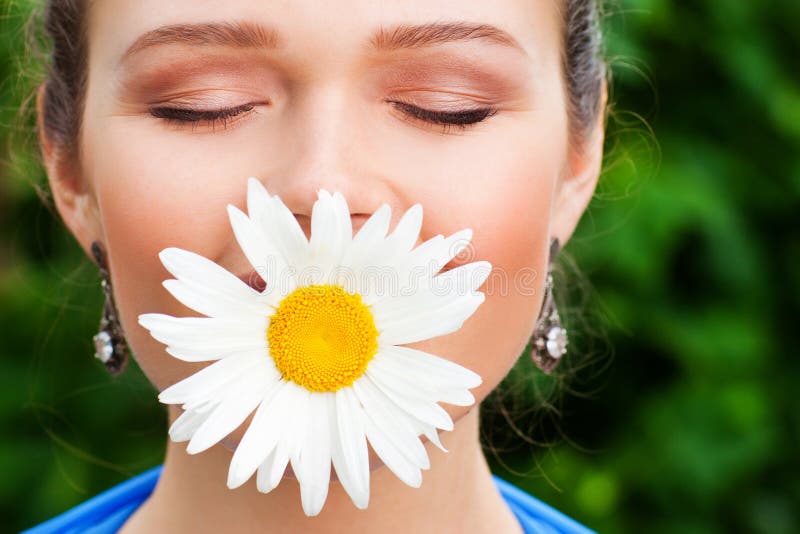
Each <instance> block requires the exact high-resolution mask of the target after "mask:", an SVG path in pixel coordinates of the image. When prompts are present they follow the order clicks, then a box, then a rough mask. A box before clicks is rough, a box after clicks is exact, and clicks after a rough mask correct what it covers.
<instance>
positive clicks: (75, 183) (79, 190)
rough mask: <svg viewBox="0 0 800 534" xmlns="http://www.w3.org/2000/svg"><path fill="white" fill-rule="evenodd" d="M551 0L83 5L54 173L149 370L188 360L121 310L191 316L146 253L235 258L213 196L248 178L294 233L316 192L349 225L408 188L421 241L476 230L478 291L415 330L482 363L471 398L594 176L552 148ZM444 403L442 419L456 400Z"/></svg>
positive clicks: (560, 93)
mask: <svg viewBox="0 0 800 534" xmlns="http://www.w3.org/2000/svg"><path fill="white" fill-rule="evenodd" d="M558 8H559V7H558V5H557V2H555V1H549V0H525V1H522V0H501V1H496V2H484V1H482V0H458V1H448V0H439V1H436V0H433V1H431V0H428V1H425V2H409V1H407V0H404V1H402V2H401V1H395V2H389V1H386V2H372V1H366V0H353V1H349V2H333V3H321V2H317V1H311V0H309V1H303V0H293V1H292V2H279V1H274V2H269V1H263V0H261V1H258V2H253V1H248V0H228V1H227V2H224V3H219V2H198V1H196V0H182V1H181V0H175V1H172V2H161V1H159V0H141V1H138V2H126V1H122V0H106V1H104V2H97V3H95V4H94V5H93V6H92V8H91V13H90V18H89V57H88V61H89V76H88V87H87V94H86V100H85V112H84V113H85V114H84V117H83V130H82V137H81V139H80V147H81V156H80V158H81V159H80V172H79V173H78V174H77V175H76V176H74V177H73V178H76V180H68V179H64V178H66V176H64V175H63V174H62V175H59V174H58V171H56V170H54V167H49V171H50V172H49V174H50V178H51V185H52V186H53V190H54V193H55V199H56V203H57V206H58V208H59V210H60V212H61V214H62V216H63V217H64V219H65V221H66V222H67V224H68V225H69V227H70V228H71V230H72V231H73V233H75V235H76V237H77V238H78V239H79V241H80V242H81V245H82V246H83V247H84V249H85V250H87V251H88V250H89V245H90V243H91V241H92V240H94V239H98V240H100V241H102V242H103V243H104V244H105V245H106V247H107V250H108V255H109V262H110V263H109V266H110V271H111V275H112V283H113V287H114V290H115V297H116V302H117V306H118V308H119V311H120V315H121V320H122V323H123V327H124V329H125V331H126V334H127V337H128V341H129V343H130V344H131V347H132V349H133V351H134V353H135V355H136V357H137V360H138V362H139V363H140V365H141V367H142V368H143V370H144V372H145V373H146V374H147V376H148V377H149V378H150V379H151V380H152V382H153V383H154V385H155V386H156V387H157V388H158V389H159V390H161V389H163V388H165V387H166V386H168V385H170V384H172V383H174V382H176V381H177V380H179V379H181V378H183V377H185V376H187V375H189V374H190V373H192V372H194V371H196V370H197V368H198V366H199V365H200V364H198V365H196V366H195V365H192V364H187V363H184V362H180V361H178V360H177V359H175V358H173V357H171V356H169V355H168V354H167V353H166V352H165V350H164V345H162V344H161V343H159V342H157V341H155V340H154V339H153V338H151V337H150V335H149V334H148V332H147V331H146V330H145V329H143V328H142V327H141V326H139V325H138V323H137V317H138V315H139V314H142V313H147V312H163V313H169V314H172V315H176V316H186V315H197V313H196V312H194V311H193V310H190V309H188V308H185V307H183V306H182V305H181V304H180V303H178V302H177V301H176V300H175V299H174V298H173V297H172V296H171V295H170V294H169V293H168V292H167V291H166V290H165V289H164V288H163V287H162V286H161V282H162V281H163V280H164V279H166V278H171V275H169V273H168V272H167V271H166V270H165V269H164V267H163V266H162V264H161V262H160V261H159V259H158V256H157V254H158V252H159V251H161V250H162V249H164V248H166V247H173V246H174V247H180V248H184V249H188V250H191V251H193V252H197V253H199V254H201V255H203V256H206V257H207V258H210V259H212V260H213V261H215V262H217V263H218V264H220V265H221V266H223V267H225V268H226V269H228V270H230V271H231V272H233V273H236V274H244V273H247V272H249V271H251V269H252V267H251V266H250V265H249V264H248V263H247V260H246V259H245V257H244V255H243V253H242V252H241V250H240V248H239V246H238V244H237V243H236V241H235V239H234V236H233V233H232V230H231V227H230V224H229V221H228V215H227V212H226V209H225V206H226V205H227V204H234V205H236V206H238V207H239V208H241V209H245V191H246V180H247V177H248V176H255V177H257V178H258V179H260V180H261V181H262V182H263V183H264V184H265V185H266V187H267V189H268V191H269V192H270V193H272V194H277V195H279V196H280V197H281V199H282V200H283V201H284V202H285V203H286V205H287V206H288V207H289V209H290V210H292V211H293V212H294V213H295V215H296V217H297V219H298V221H299V222H300V224H301V226H302V227H303V228H304V229H305V230H306V233H307V234H308V232H309V216H310V214H311V207H312V204H313V202H314V200H315V199H316V192H317V190H318V189H319V188H325V189H327V190H329V191H334V190H338V191H341V192H342V193H343V194H344V195H345V197H346V198H347V200H348V202H349V205H350V209H351V211H352V214H353V224H354V227H355V229H357V228H358V227H359V226H360V225H361V224H363V221H364V219H365V217H366V216H368V215H369V214H371V213H372V212H374V211H375V210H376V209H377V208H378V207H379V206H380V205H381V204H382V203H388V204H389V205H390V206H391V208H392V212H393V215H392V225H391V227H390V228H393V227H394V225H395V223H396V222H397V220H398V219H399V217H400V215H401V214H402V213H403V212H404V211H405V210H407V209H408V208H409V207H410V206H412V205H413V204H414V203H416V202H420V203H421V204H422V206H423V208H424V221H423V226H422V232H421V234H422V235H421V241H424V240H427V239H429V238H431V237H433V236H435V235H436V234H444V235H449V234H451V233H453V232H455V231H457V230H460V229H462V228H467V227H468V228H472V229H473V230H474V237H473V241H472V247H471V248H470V249H468V254H462V255H461V256H459V257H457V258H456V259H455V260H454V261H453V262H452V263H451V264H449V265H448V268H451V267H453V266H455V265H458V264H460V263H464V262H468V261H475V260H484V259H485V260H489V261H490V262H491V263H492V265H493V267H494V270H493V272H492V275H491V276H490V277H489V279H488V280H487V282H486V283H485V285H484V286H482V288H481V289H482V290H484V291H485V292H486V296H487V298H486V300H485V302H484V303H483V304H482V305H481V306H480V307H479V308H478V310H477V312H476V313H475V314H474V315H473V316H472V317H470V318H469V319H468V320H467V321H466V322H465V323H464V326H463V327H462V328H461V329H460V330H459V331H457V332H455V333H453V334H449V335H446V336H442V337H439V338H434V339H430V340H426V341H425V342H419V343H415V344H413V345H412V346H414V347H417V348H420V349H422V350H426V351H428V352H431V353H433V354H437V355H440V356H442V357H444V358H448V359H450V360H453V361H456V362H457V363H459V364H461V365H464V366H466V367H468V368H470V369H472V370H474V371H475V372H477V373H479V374H480V375H481V376H482V377H483V379H484V382H483V385H482V386H481V387H480V388H479V389H477V390H475V391H474V393H475V394H476V397H477V399H478V400H481V399H482V398H484V397H485V396H486V394H488V393H489V391H490V390H491V389H493V388H494V387H495V386H496V385H497V383H498V382H499V381H500V380H501V379H502V377H503V376H504V375H505V374H506V373H507V372H508V370H509V369H510V367H511V366H512V365H513V363H514V361H515V359H516V358H517V357H518V356H519V354H520V352H521V351H522V349H523V348H524V346H525V343H526V341H527V339H528V337H529V336H530V334H531V332H532V328H533V324H534V322H535V319H536V316H537V313H538V310H539V307H540V305H541V291H540V289H541V288H542V285H543V282H544V276H542V274H543V273H544V272H545V267H546V260H547V257H546V254H547V249H548V243H549V239H550V237H553V236H557V237H559V238H560V239H561V241H562V243H563V242H565V241H566V240H567V239H568V237H569V235H570V234H571V233H572V230H573V229H574V226H575V224H576V222H577V220H578V218H579V216H580V213H581V212H582V211H583V208H584V207H585V205H586V203H587V202H588V200H589V198H590V196H591V192H592V190H593V188H594V184H595V180H596V177H597V162H598V159H597V157H596V156H597V151H595V152H593V154H594V156H592V157H591V158H590V157H589V156H578V155H577V152H576V151H575V150H571V149H570V147H569V146H568V144H567V114H566V100H565V89H564V84H563V82H562V74H561V70H560V53H561V45H560V42H561V30H560V23H559V17H560V14H559V12H558ZM218 24H224V25H225V26H224V27H216V25H218ZM439 24H442V26H439ZM195 25H199V26H195ZM475 25H480V27H477V28H472V26H475ZM243 29H244V30H247V31H246V32H243ZM153 31H155V32H156V33H150V34H149V36H148V37H144V40H140V36H143V35H145V34H148V32H153ZM134 43H136V44H135V45H134ZM132 46H133V48H131V47H132ZM240 106H246V107H245V108H244V109H249V111H244V112H242V113H241V114H240V115H237V116H232V117H228V118H227V119H226V120H225V121H224V124H223V120H221V119H220V120H219V121H218V122H217V123H215V124H212V123H211V122H210V121H208V120H201V121H200V122H198V123H195V124H192V123H188V122H184V123H181V122H179V121H177V120H175V119H176V115H174V113H173V114H172V115H166V114H168V113H169V112H168V111H167V112H165V111H164V108H181V109H192V110H198V111H204V110H205V111H207V110H220V109H232V108H237V107H240ZM250 108H251V109H250ZM416 108H421V109H425V110H430V111H431V112H434V113H454V112H461V111H474V110H478V111H475V112H474V113H467V114H465V115H464V118H465V119H466V120H468V121H475V120H479V119H480V118H481V117H483V116H485V118H484V120H482V121H479V122H476V123H474V124H471V125H467V126H466V127H465V128H463V129H461V128H459V127H458V126H449V127H448V129H447V130H446V131H445V130H444V129H443V127H442V126H441V125H437V124H433V123H428V122H426V121H425V120H424V119H421V118H415V117H414V115H413V113H414V109H416ZM487 109H488V110H491V111H492V113H489V114H488V116H486V115H487V113H485V112H484V111H481V110H487ZM165 116H169V117H172V119H173V120H170V121H167V120H166V119H165V118H164V117H165ZM189 118H191V117H189ZM445 118H446V117H445ZM581 158H583V159H581ZM54 178H57V179H54ZM80 186H85V187H80ZM421 241H420V242H421ZM537 273H538V274H537ZM449 408H451V410H450V413H451V415H453V416H454V417H456V418H457V417H460V416H461V415H463V414H464V413H465V411H466V408H456V407H449Z"/></svg>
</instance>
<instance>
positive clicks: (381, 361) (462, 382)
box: [370, 345, 482, 391]
mask: <svg viewBox="0 0 800 534" xmlns="http://www.w3.org/2000/svg"><path fill="white" fill-rule="evenodd" d="M375 364H378V365H380V366H381V367H382V368H383V369H385V370H386V372H387V373H391V374H393V375H395V376H398V377H403V378H404V379H406V380H408V381H411V382H416V383H418V384H419V385H420V386H421V387H423V388H425V389H429V390H432V391H438V390H450V389H470V388H474V387H477V386H479V385H480V384H481V382H482V380H481V377H480V375H478V374H477V373H475V372H473V371H470V370H469V369H467V368H466V367H462V366H461V365H458V364H457V363H455V362H451V361H449V360H445V359H444V358H440V357H438V356H434V355H433V354H428V353H427V352H423V351H421V350H417V349H414V348H411V347H404V346H400V345H389V346H387V347H384V348H382V349H381V350H380V351H379V352H378V354H376V355H375V357H374V358H373V360H372V361H371V362H370V365H375Z"/></svg>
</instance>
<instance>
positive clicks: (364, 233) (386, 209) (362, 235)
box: [353, 204, 392, 248]
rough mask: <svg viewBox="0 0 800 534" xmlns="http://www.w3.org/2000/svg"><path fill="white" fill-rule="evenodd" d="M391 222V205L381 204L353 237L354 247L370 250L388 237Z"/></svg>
mask: <svg viewBox="0 0 800 534" xmlns="http://www.w3.org/2000/svg"><path fill="white" fill-rule="evenodd" d="M391 220H392V208H391V207H390V206H389V204H381V206H380V207H379V208H378V209H377V210H375V212H374V213H373V214H372V215H370V217H369V219H367V220H366V221H365V222H364V224H363V225H362V226H361V228H359V230H358V233H357V234H356V235H355V237H353V244H354V246H356V245H357V246H359V247H363V248H369V247H372V246H374V245H375V244H376V243H379V242H380V241H382V240H383V239H384V238H385V237H386V232H388V231H389V223H390V222H391Z"/></svg>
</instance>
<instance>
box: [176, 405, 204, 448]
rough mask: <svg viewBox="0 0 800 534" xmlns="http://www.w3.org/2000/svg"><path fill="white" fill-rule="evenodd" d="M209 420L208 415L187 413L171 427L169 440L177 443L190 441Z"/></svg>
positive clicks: (194, 412)
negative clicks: (204, 422)
mask: <svg viewBox="0 0 800 534" xmlns="http://www.w3.org/2000/svg"><path fill="white" fill-rule="evenodd" d="M207 418H208V413H203V412H196V411H192V410H189V411H185V412H183V413H182V414H181V415H179V416H178V418H177V419H175V421H174V422H173V423H172V425H170V427H169V438H170V439H171V440H172V441H174V442H175V443H180V442H182V441H189V440H190V439H191V438H192V435H194V433H195V431H196V430H197V429H198V428H199V427H200V425H201V424H203V421H205V420H206V419H207Z"/></svg>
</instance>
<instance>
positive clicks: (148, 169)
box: [86, 124, 244, 390]
mask: <svg viewBox="0 0 800 534" xmlns="http://www.w3.org/2000/svg"><path fill="white" fill-rule="evenodd" d="M104 126H105V127H104V128H98V127H91V125H89V127H88V128H87V131H89V132H98V131H102V132H103V138H102V139H90V140H88V141H89V142H90V143H94V147H102V150H97V149H92V150H88V151H86V153H87V154H91V160H90V163H91V164H90V165H88V166H87V172H88V178H89V179H90V180H91V183H93V184H94V187H95V192H96V194H97V196H98V198H99V199H100V202H99V203H100V212H101V217H102V223H103V227H104V231H105V243H106V244H107V248H108V252H109V261H110V270H111V275H112V284H113V287H114V295H115V301H116V304H117V307H118V310H119V314H120V318H121V321H122V324H123V328H124V330H125V333H126V337H127V338H128V342H129V344H130V346H131V349H132V351H133V352H134V354H136V358H137V362H138V363H139V365H140V366H141V367H142V370H143V371H144V372H145V374H146V375H147V376H148V378H149V379H150V380H151V382H153V384H154V385H155V386H156V387H157V388H158V389H159V390H161V389H163V388H164V387H166V386H167V385H168V384H170V383H173V382H176V381H177V380H178V379H180V378H182V377H184V376H187V375H189V374H191V373H193V372H195V371H196V370H198V369H200V368H201V367H203V366H204V365H203V364H188V363H185V362H181V361H179V360H177V359H175V358H172V357H171V356H169V355H168V354H167V353H166V352H165V351H164V346H163V345H162V344H161V343H159V342H157V341H156V340H155V339H153V338H152V337H151V336H150V334H149V333H148V332H147V330H145V329H144V328H142V327H141V326H140V325H139V324H138V316H139V315H140V314H142V313H148V312H159V313H167V314H170V315H176V316H197V315H199V314H198V313H197V312H195V311H194V310H191V309H189V308H186V307H184V306H183V305H181V304H180V303H179V302H178V301H176V300H175V299H174V298H173V297H172V295H171V294H170V293H168V292H167V290H166V289H165V288H164V287H163V286H162V285H161V282H162V281H163V280H165V279H167V278H172V275H171V274H170V273H169V272H168V271H167V270H166V269H165V268H164V267H163V265H162V264H161V261H160V260H159V258H158V253H159V252H160V251H161V250H163V249H164V248H166V247H171V246H176V247H180V248H184V249H187V250H190V251H192V252H196V253H198V254H201V255H203V256H206V257H209V258H215V257H220V255H221V254H222V251H223V250H224V249H225V248H227V247H230V246H231V243H232V241H233V232H232V231H231V229H230V225H229V223H228V216H227V212H226V210H225V209H224V206H225V205H226V204H228V203H234V204H237V205H239V206H240V207H243V206H241V205H240V204H241V203H240V202H239V199H240V198H241V197H242V196H243V195H242V191H243V190H244V189H243V185H242V184H241V183H239V182H237V181H235V180H220V179H219V177H220V176H244V174H243V173H238V174H237V173H236V170H235V169H234V170H233V171H232V170H231V168H230V162H227V163H228V166H227V167H226V168H225V169H222V168H215V164H214V162H213V161H208V160H207V159H206V160H203V159H200V158H185V157H176V156H175V155H174V154H164V152H165V151H164V150H163V148H161V147H159V146H158V145H157V137H156V136H152V135H145V134H144V133H139V132H136V131H135V130H134V131H133V132H131V129H128V128H118V129H117V128H115V127H114V126H113V125H112V127H108V125H107V124H104ZM242 172H243V171H242ZM198 188H202V194H198Z"/></svg>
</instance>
